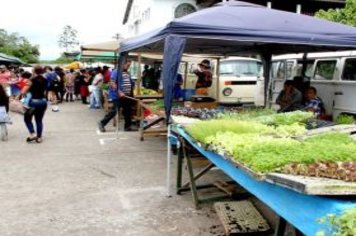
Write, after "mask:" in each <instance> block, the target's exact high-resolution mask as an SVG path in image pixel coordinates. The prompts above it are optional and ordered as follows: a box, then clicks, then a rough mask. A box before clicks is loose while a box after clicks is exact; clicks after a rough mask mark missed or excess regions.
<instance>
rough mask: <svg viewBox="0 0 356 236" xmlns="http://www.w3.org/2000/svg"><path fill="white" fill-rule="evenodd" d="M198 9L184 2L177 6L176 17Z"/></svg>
mask: <svg viewBox="0 0 356 236" xmlns="http://www.w3.org/2000/svg"><path fill="white" fill-rule="evenodd" d="M196 11H197V10H196V9H195V7H194V6H193V5H192V4H189V3H182V4H180V5H178V6H177V7H176V9H175V11H174V18H180V17H182V16H186V15H188V14H190V13H193V12H196Z"/></svg>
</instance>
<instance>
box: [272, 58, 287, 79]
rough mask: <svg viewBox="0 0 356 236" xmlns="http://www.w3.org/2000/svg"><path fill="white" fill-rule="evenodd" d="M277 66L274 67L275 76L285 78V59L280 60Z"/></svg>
mask: <svg viewBox="0 0 356 236" xmlns="http://www.w3.org/2000/svg"><path fill="white" fill-rule="evenodd" d="M277 65H278V66H277V67H276V68H273V74H274V76H273V77H274V78H276V79H283V80H284V79H285V71H286V63H285V61H280V62H279V64H277Z"/></svg>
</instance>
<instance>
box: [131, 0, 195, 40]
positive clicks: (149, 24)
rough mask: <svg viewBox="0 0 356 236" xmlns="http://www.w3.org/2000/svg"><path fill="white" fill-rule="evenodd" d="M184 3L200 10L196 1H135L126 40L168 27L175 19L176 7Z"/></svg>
mask: <svg viewBox="0 0 356 236" xmlns="http://www.w3.org/2000/svg"><path fill="white" fill-rule="evenodd" d="M183 3H189V4H191V5H193V6H194V7H195V8H196V10H198V7H197V5H196V1H195V0H134V3H133V5H132V9H131V12H130V16H129V19H128V21H127V23H126V27H127V35H125V38H127V37H133V36H136V35H140V34H143V33H146V32H148V31H151V30H153V29H157V28H159V27H162V26H164V25H166V24H167V23H168V22H170V21H172V20H173V19H174V12H175V9H176V7H177V6H178V5H180V4H183Z"/></svg>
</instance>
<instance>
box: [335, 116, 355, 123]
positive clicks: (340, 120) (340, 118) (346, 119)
mask: <svg viewBox="0 0 356 236" xmlns="http://www.w3.org/2000/svg"><path fill="white" fill-rule="evenodd" d="M353 123H355V119H354V117H353V116H350V115H346V114H341V115H339V116H338V117H337V118H336V124H339V125H349V124H353Z"/></svg>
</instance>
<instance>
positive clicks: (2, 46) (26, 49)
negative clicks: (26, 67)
mask: <svg viewBox="0 0 356 236" xmlns="http://www.w3.org/2000/svg"><path fill="white" fill-rule="evenodd" d="M0 52H1V53H5V54H7V55H10V56H14V57H17V58H20V59H21V60H23V61H25V62H27V63H37V62H38V59H39V56H40V51H39V46H38V45H32V44H31V43H30V42H29V41H28V40H27V39H26V38H25V37H23V36H20V35H19V34H18V33H11V34H9V33H8V32H6V30H4V29H0Z"/></svg>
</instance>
